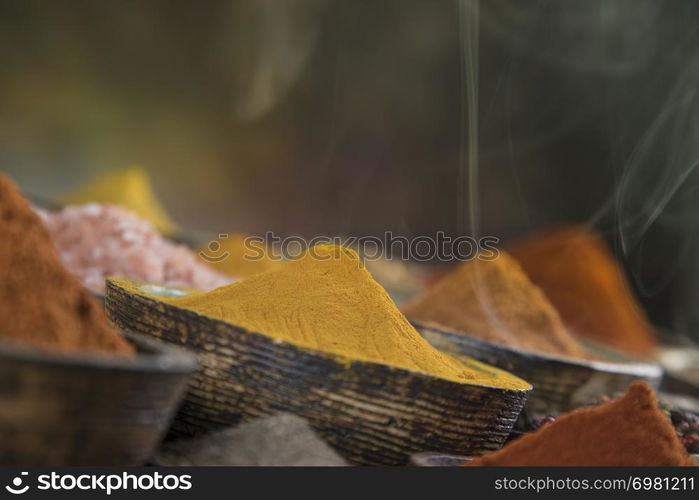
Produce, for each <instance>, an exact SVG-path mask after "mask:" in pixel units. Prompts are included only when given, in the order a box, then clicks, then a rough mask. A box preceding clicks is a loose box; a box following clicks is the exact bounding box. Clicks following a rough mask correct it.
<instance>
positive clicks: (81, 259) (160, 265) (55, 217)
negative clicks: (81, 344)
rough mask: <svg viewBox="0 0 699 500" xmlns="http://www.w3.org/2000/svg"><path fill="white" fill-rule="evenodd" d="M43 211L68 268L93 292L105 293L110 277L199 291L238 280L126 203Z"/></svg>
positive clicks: (95, 204)
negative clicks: (166, 234) (128, 208)
mask: <svg viewBox="0 0 699 500" xmlns="http://www.w3.org/2000/svg"><path fill="white" fill-rule="evenodd" d="M41 215H42V217H43V219H44V223H45V224H46V227H48V229H49V231H50V232H51V235H52V236H53V242H54V244H55V246H56V248H57V249H58V252H59V254H60V256H61V259H62V260H63V263H64V264H65V266H66V267H67V268H68V269H69V270H70V271H71V272H72V273H73V274H75V275H76V276H78V277H79V278H80V279H81V280H82V282H83V284H84V285H85V286H86V287H87V288H89V289H90V290H92V291H93V292H96V293H104V288H105V279H106V278H107V277H109V276H123V277H128V278H134V279H141V280H145V281H149V282H152V283H157V284H160V285H167V286H180V287H186V288H194V289H198V290H211V289H212V288H216V287H219V286H223V285H226V284H229V283H231V282H232V281H233V279H232V278H230V277H228V276H225V275H223V274H219V273H217V272H216V271H214V270H213V269H211V268H209V267H208V266H207V265H205V264H204V263H202V262H200V261H199V259H198V258H197V256H196V255H195V254H194V252H192V251H191V250H190V249H189V248H187V247H186V246H184V245H177V244H175V243H172V242H170V241H168V240H166V239H165V238H163V237H162V236H161V235H160V234H159V233H158V232H157V231H156V230H155V229H154V228H153V226H152V225H151V224H150V223H149V222H148V221H146V220H143V219H141V218H139V217H137V216H136V215H134V214H132V213H130V212H128V211H126V210H125V209H123V208H121V207H117V206H111V205H99V204H97V203H88V204H87V205H80V206H70V207H66V208H64V209H63V210H61V211H60V212H54V213H42V214H41Z"/></svg>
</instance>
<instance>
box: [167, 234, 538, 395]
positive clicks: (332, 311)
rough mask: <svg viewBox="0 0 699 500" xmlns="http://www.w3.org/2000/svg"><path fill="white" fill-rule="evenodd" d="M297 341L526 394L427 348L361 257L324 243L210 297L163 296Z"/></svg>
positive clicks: (516, 382)
mask: <svg viewBox="0 0 699 500" xmlns="http://www.w3.org/2000/svg"><path fill="white" fill-rule="evenodd" d="M165 301H166V302H169V303H170V304H172V305H175V306H178V307H181V308H185V309H190V310H193V311H196V312H198V313H200V314H203V315H206V316H209V317H213V318H217V319H221V320H223V321H227V322H229V323H232V324H235V325H238V326H241V327H243V328H246V329H247V330H250V331H254V332H260V333H263V334H266V335H269V336H271V337H274V338H277V339H280V340H284V341H288V342H291V343H293V344H296V345H299V346H302V347H308V348H312V349H318V350H322V351H328V352H332V353H335V354H338V355H340V356H343V357H346V358H348V359H350V360H361V361H372V362H377V363H384V364H387V365H392V366H395V367H400V368H406V369H408V370H414V371H418V372H424V373H428V374H431V375H435V376H438V377H441V378H445V379H448V380H452V381H457V382H462V383H474V384H483V385H494V386H499V387H508V388H516V389H524V388H527V387H528V384H527V383H526V382H524V381H522V380H520V379H517V378H516V377H513V376H510V375H509V374H506V373H505V372H500V371H498V370H494V369H491V368H490V367H487V369H483V370H480V369H478V368H477V367H478V365H477V364H476V363H474V364H473V368H472V367H471V366H470V365H469V366H466V365H465V364H462V363H460V362H459V361H457V360H456V359H454V358H452V357H451V356H449V355H447V354H444V353H441V352H439V351H437V350H436V349H434V348H433V347H432V346H431V345H430V344H428V343H427V342H426V341H425V340H424V339H423V338H422V337H421V336H420V334H419V333H418V332H417V331H416V330H415V329H414V328H413V327H412V325H410V323H409V322H408V321H407V320H406V319H405V317H404V316H403V315H402V314H401V312H400V311H399V310H398V308H397V307H396V306H395V304H394V303H393V302H392V301H391V299H390V298H389V296H388V294H387V293H386V291H385V290H384V289H383V288H381V286H380V285H379V284H378V283H376V281H374V280H373V278H372V277H371V275H370V274H369V272H368V271H367V270H366V269H365V268H364V265H363V264H362V263H361V261H360V259H359V258H358V256H357V254H356V253H355V252H354V251H352V250H349V249H346V248H342V247H336V246H328V245H319V246H316V247H313V248H312V249H310V250H309V251H308V252H307V253H306V254H304V255H303V256H302V257H300V258H299V259H297V260H294V261H291V262H287V263H284V264H283V265H282V266H281V267H280V269H278V270H274V271H268V272H266V273H261V274H256V275H254V276H251V277H250V278H248V279H244V280H242V281H239V282H237V283H234V284H232V285H228V286H224V287H221V288H217V289H216V290H212V291H211V292H207V293H197V294H194V295H190V296H187V297H183V298H174V299H165Z"/></svg>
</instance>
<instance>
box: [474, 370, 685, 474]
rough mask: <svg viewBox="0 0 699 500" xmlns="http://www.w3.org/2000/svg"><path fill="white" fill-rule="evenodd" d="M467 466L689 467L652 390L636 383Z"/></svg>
mask: <svg viewBox="0 0 699 500" xmlns="http://www.w3.org/2000/svg"><path fill="white" fill-rule="evenodd" d="M469 465H486V466H634V467H638V466H682V465H694V462H693V460H692V459H691V457H690V456H689V454H688V453H687V451H686V450H685V448H684V446H683V445H682V443H681V442H680V440H679V438H678V437H677V434H676V432H675V429H674V427H673V426H672V423H671V422H670V419H669V418H668V416H667V415H666V414H665V413H664V412H663V411H662V410H660V409H659V408H658V405H657V403H656V400H655V396H654V395H653V391H652V390H651V388H650V387H648V386H647V385H646V384H644V383H641V382H636V383H635V384H633V385H632V386H631V387H630V388H629V390H628V392H627V393H626V394H625V395H624V396H623V397H621V398H620V399H616V400H613V401H609V402H607V403H602V404H601V405H599V406H595V407H591V408H583V409H580V410H576V411H573V412H571V413H568V414H565V415H563V416H561V417H559V418H558V419H557V420H556V421H555V422H553V423H551V424H548V425H546V426H544V427H542V428H540V429H539V430H537V431H536V432H534V433H532V434H527V435H525V436H523V437H521V438H519V439H517V440H516V441H512V442H511V443H510V444H508V445H506V446H505V447H504V448H502V449H500V450H498V451H495V452H492V453H489V454H486V455H483V456H482V457H479V458H476V459H475V460H474V461H472V462H470V463H469Z"/></svg>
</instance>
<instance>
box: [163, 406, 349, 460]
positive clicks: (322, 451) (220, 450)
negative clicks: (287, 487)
mask: <svg viewBox="0 0 699 500" xmlns="http://www.w3.org/2000/svg"><path fill="white" fill-rule="evenodd" d="M156 462H157V463H158V464H162V465H240V466H246V465H247V466H257V465H259V466H342V465H347V463H346V462H345V461H344V460H343V459H342V458H341V457H340V456H339V455H338V454H337V453H336V452H335V451H334V450H333V449H332V448H331V447H330V446H329V445H328V444H326V443H325V442H324V441H323V440H322V439H321V438H320V437H318V436H317V435H316V433H315V432H314V431H313V429H311V428H310V426H309V425H308V423H307V422H306V421H305V420H304V419H302V418H300V417H297V416H295V415H290V414H280V415H276V416H273V417H269V418H264V419H260V420H255V421H253V422H250V423H246V424H242V425H240V426H238V427H235V428H231V429H224V430H220V431H216V432H212V433H211V434H207V435H205V436H200V437H196V438H192V439H182V440H177V441H171V442H168V443H165V444H164V445H163V446H162V447H161V449H160V450H159V451H158V453H157V455H156Z"/></svg>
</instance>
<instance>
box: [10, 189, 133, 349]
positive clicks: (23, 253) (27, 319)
mask: <svg viewBox="0 0 699 500" xmlns="http://www.w3.org/2000/svg"><path fill="white" fill-rule="evenodd" d="M0 239H2V242H3V244H2V246H0V269H2V275H0V337H2V338H3V340H6V341H9V342H13V343H16V344H22V345H29V346H32V347H36V348H40V349H44V350H47V351H52V352H59V353H78V352H90V353H101V354H119V355H132V354H133V352H134V349H133V347H132V346H131V344H129V343H128V342H127V341H126V340H124V338H122V337H121V336H120V335H119V333H118V332H116V331H115V330H113V329H112V328H111V327H110V326H109V324H108V323H107V320H106V317H105V315H104V312H103V309H102V307H101V306H100V305H99V303H98V302H96V301H95V300H94V299H93V298H92V297H91V296H90V294H89V292H88V291H87V290H85V288H84V287H83V286H82V284H81V283H80V281H79V280H78V279H77V278H75V277H74V276H73V275H71V274H70V273H69V272H68V270H67V269H65V268H64V267H63V265H62V264H61V261H60V259H59V257H58V255H57V254H56V251H55V249H54V247H53V244H52V242H51V236H50V234H49V233H48V231H47V230H46V228H45V227H44V226H43V225H42V223H41V220H40V219H39V217H38V216H37V215H36V214H35V213H34V210H33V209H32V207H31V206H30V204H29V202H28V201H27V200H26V199H25V198H24V197H23V196H22V195H21V193H20V192H19V190H18V189H17V187H16V186H15V185H14V184H13V183H12V182H11V181H10V180H9V179H7V178H6V177H4V176H2V175H0Z"/></svg>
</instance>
